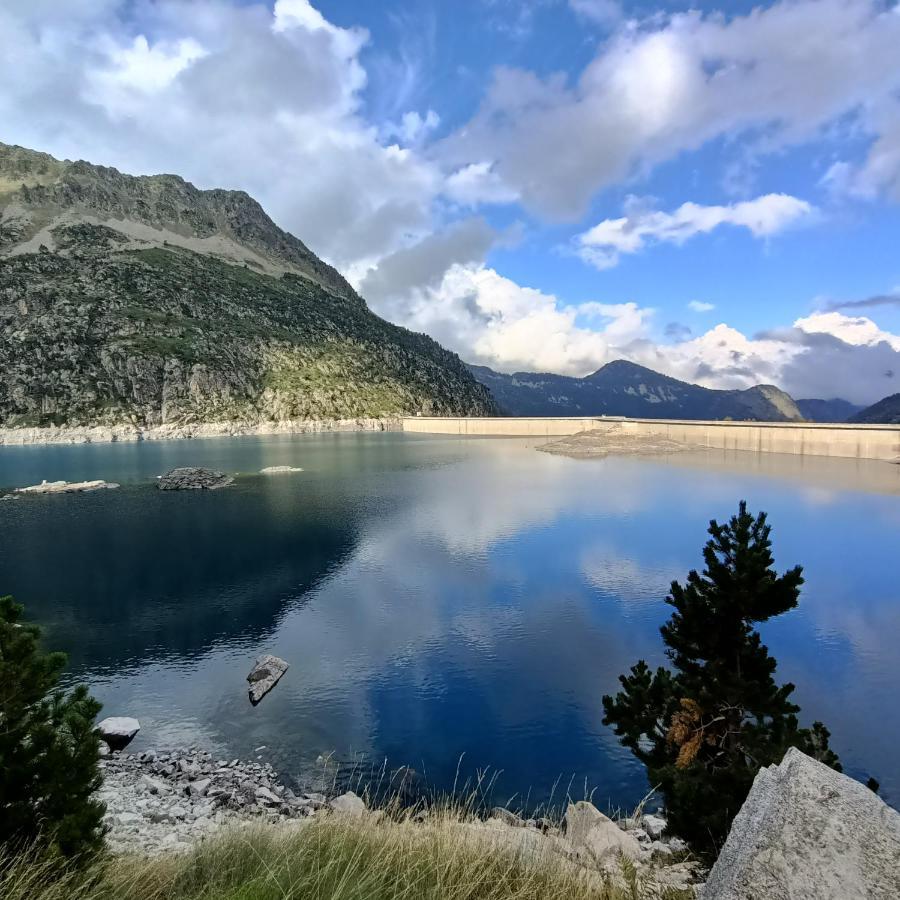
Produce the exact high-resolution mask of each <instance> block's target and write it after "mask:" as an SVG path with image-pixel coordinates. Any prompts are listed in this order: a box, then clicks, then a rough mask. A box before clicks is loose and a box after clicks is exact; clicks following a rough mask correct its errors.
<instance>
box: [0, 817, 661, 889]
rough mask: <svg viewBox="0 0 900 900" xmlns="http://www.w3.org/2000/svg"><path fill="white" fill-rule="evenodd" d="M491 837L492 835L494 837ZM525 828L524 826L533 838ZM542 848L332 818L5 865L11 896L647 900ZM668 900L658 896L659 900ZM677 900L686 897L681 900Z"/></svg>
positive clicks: (456, 825) (448, 825)
mask: <svg viewBox="0 0 900 900" xmlns="http://www.w3.org/2000/svg"><path fill="white" fill-rule="evenodd" d="M492 831H493V832H494V833H493V836H491V832H492ZM523 831H524V830H523ZM535 846H536V842H535V841H527V842H525V843H519V842H518V840H515V841H513V842H510V841H509V840H508V839H507V838H504V837H503V836H502V833H501V832H500V831H497V830H494V829H491V828H490V827H488V826H485V825H483V824H479V823H476V822H474V821H472V820H471V819H470V820H468V821H466V820H465V818H464V817H462V816H461V815H460V814H459V813H458V811H453V810H447V811H444V812H441V813H438V814H432V815H431V816H430V817H429V818H428V820H427V821H425V822H424V823H414V822H412V821H410V820H408V819H407V820H400V821H395V820H391V819H389V818H387V817H382V816H379V815H377V814H376V815H366V816H363V817H361V818H350V817H342V816H329V817H326V818H323V819H317V820H309V821H308V823H306V824H299V825H297V826H296V827H295V826H276V827H271V826H270V827H255V828H247V829H242V830H236V831H231V832H227V833H225V834H223V835H221V836H220V837H218V838H216V839H213V840H210V841H207V842H204V843H202V844H200V845H198V846H197V848H196V849H195V850H194V851H193V852H192V853H190V854H187V855H183V856H174V855H170V856H165V857H157V858H154V859H140V858H135V857H119V858H112V859H105V860H101V861H100V862H98V863H97V864H96V865H95V866H94V867H93V868H91V869H90V870H88V871H84V872H73V871H72V870H69V869H66V868H65V867H64V866H62V865H61V864H59V863H55V862H53V861H46V860H41V859H40V858H38V857H36V856H35V855H34V854H23V855H19V856H18V857H7V858H6V859H5V861H4V860H3V859H2V858H0V897H2V898H3V900H307V898H308V900H539V898H540V900H553V898H559V900H563V898H565V900H626V898H627V900H639V898H642V897H644V896H645V893H644V891H643V889H642V886H641V885H640V883H639V881H638V878H637V875H636V873H634V872H633V871H629V870H628V868H627V867H625V868H623V872H622V877H620V878H618V879H617V882H618V887H616V886H613V885H612V884H611V883H609V882H608V881H606V880H604V879H602V878H601V877H600V875H599V874H598V873H596V872H589V871H586V870H584V869H582V868H580V867H579V866H576V865H574V864H573V863H571V862H570V861H568V860H566V859H565V858H564V857H562V856H558V855H556V854H553V853H548V852H538V851H536V850H535V849H534V848H535ZM653 896H654V897H658V896H659V895H658V894H655V893H654V894H653ZM670 896H671V897H672V898H673V900H674V898H677V897H679V894H677V893H671V894H670Z"/></svg>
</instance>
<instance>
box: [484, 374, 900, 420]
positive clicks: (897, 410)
mask: <svg viewBox="0 0 900 900" xmlns="http://www.w3.org/2000/svg"><path fill="white" fill-rule="evenodd" d="M476 377H477V376H476ZM849 421H851V422H855V423H857V424H859V425H900V394H891V396H890V397H885V398H884V399H883V400H879V401H878V402H877V403H873V404H872V405H871V406H867V407H866V408H865V409H864V410H862V411H861V412H858V413H856V415H855V416H852V417H851V418H850V420H849Z"/></svg>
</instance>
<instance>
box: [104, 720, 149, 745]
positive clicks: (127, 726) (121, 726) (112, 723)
mask: <svg viewBox="0 0 900 900" xmlns="http://www.w3.org/2000/svg"><path fill="white" fill-rule="evenodd" d="M140 730H141V723H140V722H138V720H137V719H132V718H129V717H128V716H110V717H109V718H107V719H104V720H103V721H102V722H101V723H100V724H99V725H98V726H97V731H98V732H100V737H101V738H103V740H104V741H106V743H107V744H108V745H109V749H110V750H121V749H122V748H123V747H127V746H128V744H130V743H131V741H132V739H133V738H134V736H135V735H136V734H137V733H138V732H139V731H140Z"/></svg>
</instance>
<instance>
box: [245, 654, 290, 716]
mask: <svg viewBox="0 0 900 900" xmlns="http://www.w3.org/2000/svg"><path fill="white" fill-rule="evenodd" d="M288 668H289V666H288V663H286V662H285V661H284V660H283V659H280V658H279V657H277V656H272V655H270V654H268V653H266V654H264V655H263V656H260V657H259V658H258V659H257V660H256V664H255V665H254V666H253V668H252V669H251V671H250V674H249V675H248V676H247V681H249V682H250V691H249V693H250V702H251V703H252V704H253V705H254V706H256V704H257V703H259V701H260V700H262V698H263V697H265V696H266V694H268V693H269V691H271V690H272V688H273V687H275V685H276V684H278V682H279V680H280V679H281V676H282V675H284V673H285V672H287V670H288Z"/></svg>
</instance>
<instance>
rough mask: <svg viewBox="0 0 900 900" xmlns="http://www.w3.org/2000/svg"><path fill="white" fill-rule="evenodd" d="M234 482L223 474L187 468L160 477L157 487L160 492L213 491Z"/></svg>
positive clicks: (174, 470)
mask: <svg viewBox="0 0 900 900" xmlns="http://www.w3.org/2000/svg"><path fill="white" fill-rule="evenodd" d="M232 481H234V478H232V477H231V476H230V475H226V474H225V473H224V472H215V471H213V470H212V469H203V468H194V467H191V466H187V467H184V468H180V469H172V471H171V472H166V474H165V475H161V476H160V478H159V481H158V482H157V485H156V486H157V487H158V488H159V489H160V490H161V491H201V490H203V491H214V490H216V488H221V487H225V486H226V485H228V484H231V482H232Z"/></svg>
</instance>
